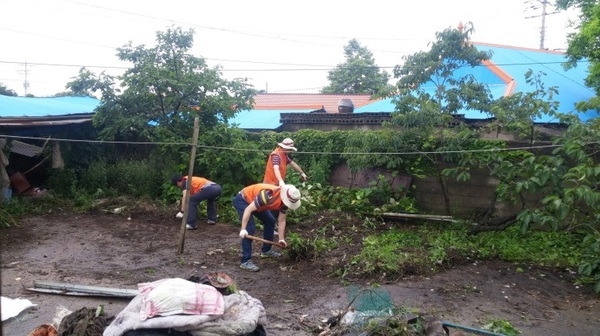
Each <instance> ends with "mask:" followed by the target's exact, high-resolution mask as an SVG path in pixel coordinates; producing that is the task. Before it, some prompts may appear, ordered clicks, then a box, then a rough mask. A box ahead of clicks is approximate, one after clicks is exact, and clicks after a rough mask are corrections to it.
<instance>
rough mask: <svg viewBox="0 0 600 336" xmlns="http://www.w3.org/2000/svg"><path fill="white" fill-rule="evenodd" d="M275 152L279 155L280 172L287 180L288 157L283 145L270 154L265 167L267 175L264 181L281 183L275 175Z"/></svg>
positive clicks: (275, 183)
mask: <svg viewBox="0 0 600 336" xmlns="http://www.w3.org/2000/svg"><path fill="white" fill-rule="evenodd" d="M273 154H277V155H279V174H281V178H282V179H283V180H284V181H285V173H286V171H287V163H288V157H287V154H285V152H284V151H283V149H282V148H281V147H277V148H276V149H275V150H274V151H273V152H271V154H270V155H269V160H268V161H267V166H266V167H265V177H264V178H263V183H269V184H274V185H279V181H278V180H277V177H276V176H275V167H273Z"/></svg>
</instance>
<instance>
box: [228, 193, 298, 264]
mask: <svg viewBox="0 0 600 336" xmlns="http://www.w3.org/2000/svg"><path fill="white" fill-rule="evenodd" d="M300 197H301V195H300V191H299V190H298V189H296V187H294V186H293V185H291V184H286V185H283V186H281V187H279V186H276V185H272V184H267V183H258V184H253V185H250V186H247V187H245V188H244V189H242V190H241V191H240V192H239V193H238V194H237V195H236V196H235V197H233V199H232V203H233V207H234V208H235V210H236V211H237V213H238V216H239V218H240V221H241V222H242V227H241V230H240V238H242V260H241V264H240V267H241V268H242V269H245V270H248V271H252V272H256V271H258V270H259V268H258V266H256V265H255V264H254V263H253V262H252V240H250V239H248V238H246V236H247V235H253V234H254V232H255V230H256V225H255V223H254V217H256V218H258V219H259V220H260V221H261V222H262V223H263V226H264V230H263V239H265V240H268V241H272V240H273V236H274V231H275V222H276V221H277V226H278V229H279V244H280V245H282V246H283V247H287V243H286V242H285V225H286V213H287V211H288V210H296V209H298V208H299V207H300V204H301V201H300ZM273 210H276V211H278V212H279V213H278V216H277V220H275V217H273V214H272V213H271V211H273ZM260 256H261V257H263V258H277V257H280V256H281V254H280V253H279V252H277V251H274V250H273V249H272V246H271V245H270V244H267V243H263V245H262V248H261V253H260Z"/></svg>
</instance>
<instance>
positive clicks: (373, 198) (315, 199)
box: [292, 177, 417, 222]
mask: <svg viewBox="0 0 600 336" xmlns="http://www.w3.org/2000/svg"><path fill="white" fill-rule="evenodd" d="M299 189H300V190H301V192H302V207H300V208H299V209H298V210H295V211H294V212H293V214H292V216H294V218H295V219H296V220H301V219H302V218H305V217H308V216H310V215H312V214H314V213H315V212H319V211H324V210H331V211H339V212H345V213H350V214H357V215H364V214H367V215H375V214H381V213H383V212H390V211H391V212H415V211H416V209H417V207H416V204H415V201H414V199H412V198H409V197H407V196H405V195H404V191H402V190H395V189H392V187H391V185H390V184H389V182H388V181H386V180H385V179H384V178H382V177H380V178H379V179H378V180H377V181H374V182H373V183H372V184H371V186H370V187H368V188H345V187H335V186H323V185H321V184H319V183H317V184H312V183H304V184H303V185H302V186H301V187H299ZM293 221H294V219H292V222H293Z"/></svg>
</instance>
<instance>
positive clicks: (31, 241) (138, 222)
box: [0, 206, 600, 336]
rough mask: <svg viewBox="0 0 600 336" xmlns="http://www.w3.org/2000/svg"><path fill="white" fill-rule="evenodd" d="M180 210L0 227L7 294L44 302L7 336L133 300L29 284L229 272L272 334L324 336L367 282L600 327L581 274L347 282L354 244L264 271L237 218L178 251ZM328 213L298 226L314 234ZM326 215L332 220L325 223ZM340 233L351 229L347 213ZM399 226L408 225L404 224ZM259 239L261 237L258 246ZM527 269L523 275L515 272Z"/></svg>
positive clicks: (470, 269)
mask: <svg viewBox="0 0 600 336" xmlns="http://www.w3.org/2000/svg"><path fill="white" fill-rule="evenodd" d="M173 215H174V212H173V211H166V210H164V209H159V208H154V207H152V206H146V207H142V208H140V207H136V208H132V209H131V210H130V209H127V208H126V209H125V211H123V212H122V213H119V214H112V213H107V212H103V211H95V212H90V213H87V214H71V213H70V212H69V211H66V210H65V211H54V212H52V213H48V214H47V215H44V216H36V217H28V218H24V219H23V220H22V222H21V223H20V224H19V225H18V226H13V227H10V228H8V229H2V230H0V233H1V238H0V243H1V281H2V296H5V297H9V298H25V299H28V300H30V301H32V302H33V303H34V304H36V306H35V307H34V308H31V309H29V310H27V311H25V312H23V313H21V314H20V315H19V316H18V317H16V318H12V319H10V320H8V321H5V322H3V323H2V335H11V336H12V335H25V336H26V335H28V334H29V332H30V331H32V330H33V329H34V328H35V327H36V326H38V325H40V324H44V323H51V322H52V319H53V317H54V315H55V313H56V308H57V307H59V306H63V307H66V308H68V309H70V310H73V311H74V310H77V309H79V308H82V307H96V306H97V305H99V304H103V305H105V308H106V311H107V313H108V314H109V315H116V314H118V313H119V312H120V311H121V310H122V309H123V308H124V307H125V306H126V305H127V303H128V299H118V298H101V297H95V298H90V297H73V296H65V295H56V294H41V293H35V292H31V291H28V290H27V289H26V288H27V287H31V286H32V283H33V281H34V280H46V281H55V282H65V283H70V284H78V285H93V286H103V287H119V288H132V289H135V288H136V285H137V283H140V282H148V281H154V280H158V279H163V278H169V277H181V278H188V277H190V276H192V275H202V274H203V273H205V272H212V271H222V272H226V273H227V274H229V275H230V276H231V277H232V278H233V279H234V280H235V282H236V284H237V287H238V288H239V289H243V290H245V291H247V292H248V293H249V294H250V295H252V296H253V297H255V298H258V299H259V300H261V302H262V303H263V305H264V307H265V309H266V312H267V317H268V320H269V323H268V325H267V326H266V330H267V332H268V334H269V335H282V336H288V335H290V336H291V335H316V334H318V331H319V329H318V327H319V326H322V325H323V321H324V320H326V319H327V318H329V317H331V316H333V315H334V311H336V310H341V309H345V308H346V307H347V306H348V304H349V302H350V300H352V298H353V295H354V293H356V290H357V288H358V289H360V288H368V287H369V286H370V285H372V284H374V283H376V284H378V285H380V286H379V287H377V291H379V292H380V293H385V294H386V295H387V294H389V297H390V298H391V299H392V302H393V304H394V305H396V306H399V307H403V308H407V309H414V310H415V311H419V312H420V313H421V314H423V315H424V316H426V317H427V318H428V319H439V320H444V321H449V322H452V323H456V324H460V325H464V326H470V327H474V328H481V327H482V325H483V324H485V323H486V322H487V321H489V320H490V319H505V320H508V321H510V322H511V323H512V325H513V326H515V327H516V328H517V329H519V330H520V331H521V332H522V334H523V335H547V336H552V335H556V336H559V335H561V336H564V335H592V336H593V335H600V300H599V297H598V296H597V295H594V294H593V293H592V292H591V290H590V288H582V287H579V286H576V285H575V284H574V279H575V278H576V274H574V273H573V272H570V271H568V270H552V269H542V268H535V267H528V266H527V265H514V264H510V263H505V262H494V261H491V262H490V261H486V262H479V261H474V260H471V261H468V262H464V263H462V265H460V266H455V267H453V268H451V269H448V270H446V271H444V272H442V273H438V274H435V275H418V276H417V275H412V276H406V277H403V278H399V279H396V280H394V281H389V280H388V281H384V280H383V279H381V278H380V279H358V278H353V277H352V275H351V274H350V275H348V278H347V279H346V280H344V281H342V280H340V279H339V278H335V277H331V276H330V273H331V271H332V270H333V269H335V268H338V267H339V265H340V263H341V262H343V261H344V260H347V258H348V256H349V255H351V254H352V253H353V251H356V249H357V248H358V247H360V231H359V232H357V233H354V235H356V237H353V240H354V243H353V244H349V245H348V246H344V247H341V248H338V249H336V250H335V251H332V252H330V253H328V254H326V255H325V256H321V257H319V258H317V259H315V260H312V261H307V260H304V261H293V260H291V259H290V258H287V257H286V255H285V254H284V257H283V258H281V259H277V260H273V259H260V258H259V257H258V256H257V257H255V258H253V259H254V261H255V263H256V264H257V265H258V266H260V267H261V270H260V271H259V272H257V273H251V272H248V271H244V270H241V269H240V268H239V258H240V244H239V237H238V231H239V229H238V227H237V225H233V224H230V223H217V224H216V225H211V226H209V225H206V224H204V221H201V225H200V228H199V229H198V230H195V231H186V236H185V243H184V252H183V253H182V254H178V253H177V250H178V246H179V233H180V224H181V222H180V221H179V220H175V219H174V218H173V217H172V216H173ZM323 220H324V216H323V215H320V216H319V218H315V219H314V220H310V221H307V222H306V223H299V224H295V225H290V227H289V231H292V232H294V231H295V232H298V233H300V234H309V232H310V231H311V229H313V228H314V227H315V226H318V225H319V223H320V222H323ZM325 220H326V219H325ZM339 223H340V224H338V229H339V230H340V231H339V232H338V233H337V234H345V232H353V231H351V230H347V231H344V228H343V227H340V226H343V225H344V224H343V223H348V221H347V220H343V221H339ZM390 225H403V224H402V223H396V224H390ZM259 248H260V245H259V244H254V249H255V252H256V253H258V252H259ZM517 267H519V268H521V269H522V270H523V272H516V269H517Z"/></svg>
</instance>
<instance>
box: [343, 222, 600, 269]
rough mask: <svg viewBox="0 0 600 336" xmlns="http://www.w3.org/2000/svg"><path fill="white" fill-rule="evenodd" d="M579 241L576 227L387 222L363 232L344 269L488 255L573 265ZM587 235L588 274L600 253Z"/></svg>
mask: <svg viewBox="0 0 600 336" xmlns="http://www.w3.org/2000/svg"><path fill="white" fill-rule="evenodd" d="M580 241H581V235H580V234H577V233H566V232H552V231H547V232H544V231H538V232H531V233H528V234H523V233H521V232H520V229H519V227H517V226H513V227H511V228H509V229H508V230H505V231H497V232H486V233H482V234H479V235H477V236H472V235H471V234H470V233H469V227H468V226H464V225H457V224H453V226H452V227H449V226H442V225H441V224H439V223H428V224H423V225H422V226H420V227H419V229H417V230H400V229H395V228H392V229H390V230H388V231H385V232H382V233H377V234H373V235H369V236H366V237H364V239H363V246H362V249H361V251H360V253H359V254H357V255H355V256H353V257H352V258H351V259H350V263H349V264H348V265H347V266H346V267H347V269H346V270H344V274H354V275H361V274H370V275H375V274H376V275H380V276H382V275H383V276H385V277H397V276H403V275H406V274H412V273H417V274H423V273H427V272H437V271H439V270H440V269H444V268H446V267H452V266H453V265H454V264H455V263H457V262H464V260H467V259H473V260H485V259H493V258H499V259H501V260H504V261H509V262H523V263H527V262H533V263H535V264H537V265H541V266H550V267H574V266H576V265H577V264H578V263H579V262H580V260H581V258H582V248H581V245H579V244H578V242H580ZM591 241H592V240H590V243H589V244H588V246H589V248H588V249H587V250H586V251H588V252H587V253H588V255H589V258H588V259H589V260H590V266H591V267H590V268H589V269H590V270H591V271H592V273H590V274H594V273H593V271H594V270H595V268H594V267H596V268H597V267H598V263H599V262H600V261H599V260H598V259H600V258H599V257H598V254H597V253H598V250H595V248H597V246H596V245H594V244H592V243H591ZM594 253H596V254H594ZM594 263H595V264H594ZM594 265H595V266H594Z"/></svg>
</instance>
